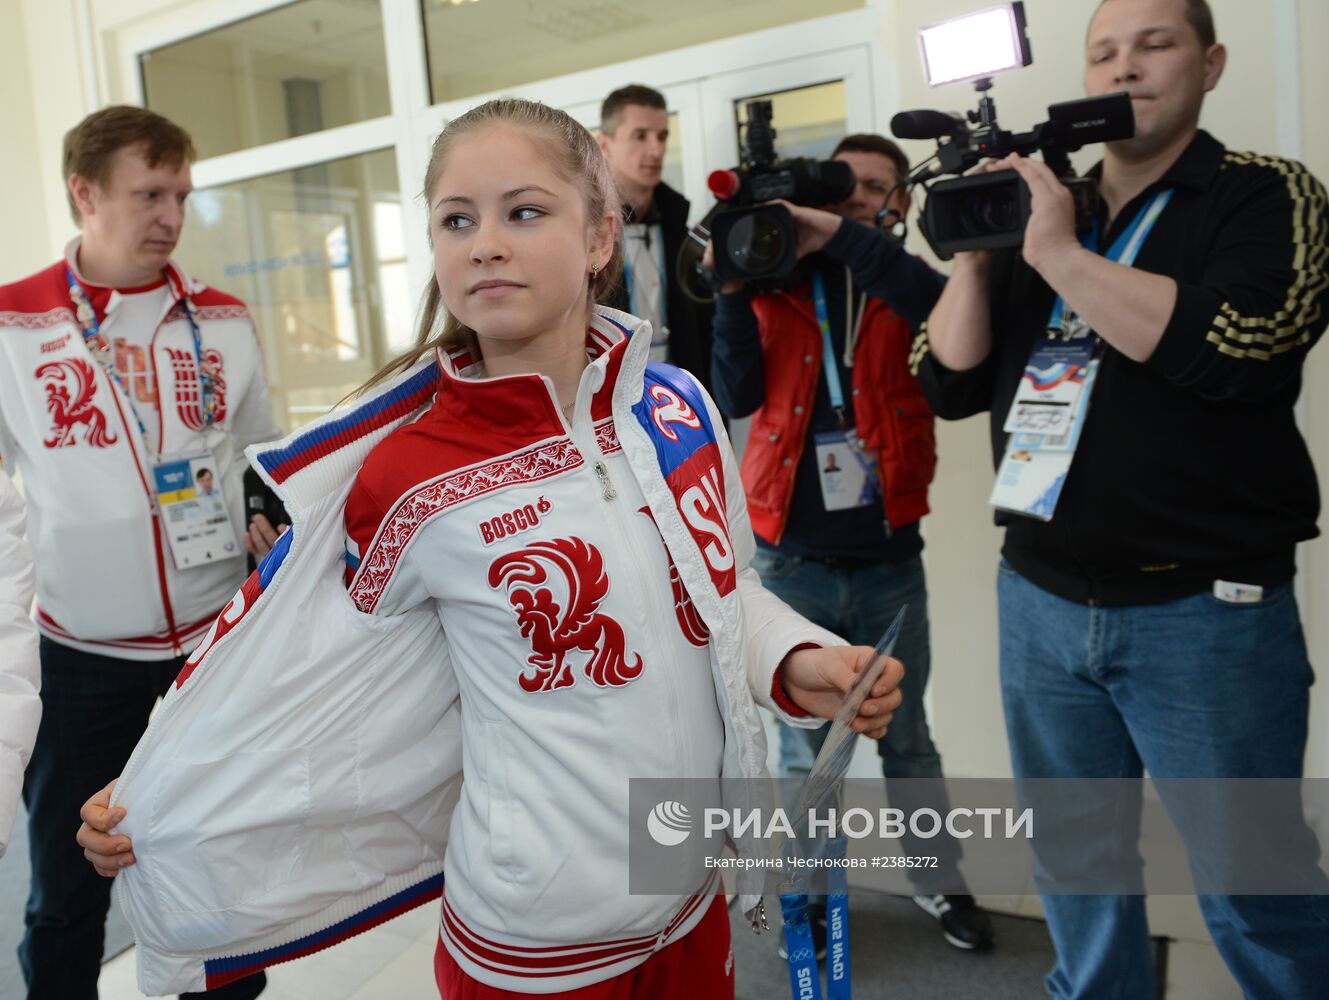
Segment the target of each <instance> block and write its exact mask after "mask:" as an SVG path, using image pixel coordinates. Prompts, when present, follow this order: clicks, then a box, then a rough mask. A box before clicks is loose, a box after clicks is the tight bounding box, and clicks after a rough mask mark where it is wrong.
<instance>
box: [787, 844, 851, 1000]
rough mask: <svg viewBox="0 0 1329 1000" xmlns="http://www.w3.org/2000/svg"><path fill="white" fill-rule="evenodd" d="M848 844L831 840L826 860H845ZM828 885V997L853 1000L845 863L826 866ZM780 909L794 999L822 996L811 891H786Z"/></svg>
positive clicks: (807, 999) (834, 999) (809, 999)
mask: <svg viewBox="0 0 1329 1000" xmlns="http://www.w3.org/2000/svg"><path fill="white" fill-rule="evenodd" d="M846 845H847V841H846V840H845V838H844V837H836V838H834V839H833V840H830V841H828V842H827V848H828V849H827V852H826V855H825V857H826V860H828V861H831V862H835V861H840V860H843V859H844V856H845V849H846ZM795 887H796V884H795ZM826 887H827V890H828V891H827V895H826V998H827V1000H850V997H852V995H853V986H852V976H851V972H850V968H849V881H848V872H847V870H846V869H845V867H844V866H843V865H838V864H832V865H831V866H830V867H828V868H827V869H826ZM780 912H781V913H782V914H783V916H784V942H785V953H786V954H787V955H788V956H789V990H790V994H791V995H792V996H793V998H794V1000H821V974H820V972H819V970H818V965H817V946H816V944H815V943H814V942H813V940H812V922H811V920H809V918H808V897H807V893H803V892H790V893H782V894H781V895H780Z"/></svg>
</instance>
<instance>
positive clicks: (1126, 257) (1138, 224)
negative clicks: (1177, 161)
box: [1048, 188, 1172, 333]
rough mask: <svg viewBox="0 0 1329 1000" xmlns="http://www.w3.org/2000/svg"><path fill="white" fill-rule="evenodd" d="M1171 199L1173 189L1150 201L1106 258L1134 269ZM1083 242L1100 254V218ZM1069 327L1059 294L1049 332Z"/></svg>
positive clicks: (1061, 330) (1050, 320)
mask: <svg viewBox="0 0 1329 1000" xmlns="http://www.w3.org/2000/svg"><path fill="white" fill-rule="evenodd" d="M1171 200H1172V188H1168V189H1167V190H1166V191H1159V192H1158V193H1157V194H1155V195H1154V196H1153V198H1151V199H1150V200H1149V203H1148V204H1147V205H1145V206H1144V208H1142V209H1140V212H1139V214H1138V215H1136V216H1135V219H1134V220H1133V221H1132V222H1131V224H1130V225H1129V226H1127V227H1126V229H1125V231H1123V232H1122V234H1121V235H1120V236H1118V237H1117V240H1116V242H1115V243H1113V244H1112V246H1111V247H1110V248H1109V249H1108V252H1107V253H1106V254H1104V255H1103V256H1104V257H1106V258H1107V259H1108V260H1110V261H1112V262H1113V263H1116V264H1120V265H1121V266H1122V267H1133V266H1134V265H1135V258H1136V257H1138V256H1139V255H1140V247H1142V246H1144V241H1145V240H1146V239H1147V238H1148V237H1149V233H1150V232H1151V231H1152V230H1153V228H1154V223H1156V222H1157V221H1158V217H1159V216H1160V215H1162V214H1163V209H1165V208H1167V203H1168V202H1169V201H1171ZM1083 242H1084V246H1085V249H1087V250H1090V251H1092V252H1093V253H1098V219H1094V226H1093V229H1091V230H1090V232H1089V235H1088V236H1086V237H1085V238H1084V240H1083ZM1069 325H1070V321H1069V319H1068V318H1067V316H1066V300H1065V299H1063V298H1062V297H1061V296H1060V295H1058V296H1057V301H1056V304H1055V305H1053V307H1052V315H1051V317H1050V318H1049V319H1048V329H1049V330H1051V331H1054V333H1055V332H1064V331H1065V330H1067V329H1068V328H1069Z"/></svg>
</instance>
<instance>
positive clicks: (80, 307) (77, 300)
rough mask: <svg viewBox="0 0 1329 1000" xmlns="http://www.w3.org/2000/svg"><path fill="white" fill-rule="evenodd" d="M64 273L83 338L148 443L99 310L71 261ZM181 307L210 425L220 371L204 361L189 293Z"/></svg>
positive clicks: (201, 405) (205, 418)
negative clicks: (215, 370) (104, 334)
mask: <svg viewBox="0 0 1329 1000" xmlns="http://www.w3.org/2000/svg"><path fill="white" fill-rule="evenodd" d="M65 277H66V278H67V279H68V281H69V298H70V299H71V300H72V301H73V303H74V310H75V313H76V314H77V317H78V324H79V326H80V327H81V328H82V330H83V342H84V343H85V344H87V345H88V350H89V351H90V352H91V353H92V356H93V357H94V358H95V359H96V360H97V362H98V364H100V365H101V366H102V368H103V369H105V371H106V374H107V376H108V377H109V378H111V379H112V380H113V381H114V382H115V384H116V385H118V386H119V387H120V391H121V392H122V393H124V396H125V399H126V400H128V402H129V409H130V412H131V413H133V414H134V420H135V422H137V423H138V429H139V433H141V434H142V435H143V440H144V442H145V443H146V442H147V439H148V429H147V427H145V426H144V424H143V418H141V417H140V416H139V415H138V410H137V409H135V407H134V397H133V396H132V395H130V392H129V387H128V386H127V385H125V383H124V380H123V379H122V378H121V377H120V372H119V371H118V370H117V369H116V367H115V362H114V360H113V359H112V358H111V345H110V344H108V343H107V342H106V338H105V337H103V336H102V325H101V323H100V322H99V321H98V319H97V311H96V310H95V309H93V307H92V300H91V298H89V296H88V291H87V289H86V288H84V287H83V285H82V283H81V282H80V281H79V280H78V278H76V277H74V269H73V268H71V267H70V266H69V265H68V264H66V265H65ZM180 307H181V308H182V309H183V310H184V313H185V319H186V320H187V321H188V322H189V330H190V333H192V334H193V337H194V361H195V363H196V365H197V368H196V371H197V372H198V381H199V411H200V412H201V413H202V414H203V426H204V427H211V426H212V424H213V423H214V421H215V420H216V412H215V411H216V409H217V406H216V404H217V396H216V393H215V392H214V391H213V387H214V385H215V383H216V380H217V375H216V372H214V371H213V370H212V366H211V365H209V364H206V363H205V362H204V359H203V334H202V332H201V331H200V330H199V328H198V323H197V322H196V321H195V320H194V311H193V309H191V308H190V306H189V299H188V298H187V297H185V298H182V299H181V300H180ZM158 391H160V387H158Z"/></svg>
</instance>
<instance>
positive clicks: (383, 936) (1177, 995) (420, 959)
mask: <svg viewBox="0 0 1329 1000" xmlns="http://www.w3.org/2000/svg"><path fill="white" fill-rule="evenodd" d="M437 927H438V925H437V921H436V912H435V909H434V907H433V906H432V905H429V906H422V907H420V908H419V909H416V910H414V911H412V912H411V913H408V914H405V915H404V916H401V917H398V918H397V919H396V920H393V921H390V922H389V923H386V924H384V925H383V926H381V927H378V928H376V929H374V930H372V931H370V932H369V933H367V934H362V935H360V936H359V937H357V938H352V939H351V940H349V941H346V942H344V943H342V944H340V945H338V946H337V947H335V948H333V949H331V950H330V951H325V952H322V953H320V954H318V955H314V956H312V957H310V958H305V959H301V960H300V961H297V962H292V963H289V964H287V965H279V966H277V967H276V968H274V969H270V970H269V971H268V977H269V986H268V989H267V990H266V991H265V992H264V994H263V996H264V1000H416V998H419V1000H435V998H436V997H437V991H436V989H435V987H434V976H433V968H434V962H433V958H434V942H435V941H436V940H437V939H438V929H437ZM1170 956H1171V961H1170V966H1169V976H1168V979H1169V983H1168V993H1167V997H1168V1000H1240V997H1241V991H1240V990H1239V989H1238V988H1237V986H1236V984H1235V983H1234V982H1233V981H1232V977H1231V976H1229V975H1228V973H1227V969H1226V968H1225V967H1224V966H1223V962H1222V960H1221V959H1219V957H1218V953H1217V952H1216V951H1215V950H1214V947H1213V945H1211V944H1208V943H1199V942H1193V941H1179V942H1174V943H1173V945H1172V948H1171V952H1170ZM741 985H742V984H740V987H741ZM100 993H101V996H102V998H103V1000H139V998H140V997H142V996H143V994H141V993H139V991H138V989H137V987H136V986H135V969H134V951H133V949H132V948H131V949H130V950H129V951H127V952H125V953H124V954H122V955H120V956H119V957H117V958H116V959H114V960H113V961H111V962H109V963H108V964H107V965H106V967H105V968H104V969H103V970H102V978H101V983H100ZM774 1000H778V998H774Z"/></svg>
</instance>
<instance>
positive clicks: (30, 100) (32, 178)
mask: <svg viewBox="0 0 1329 1000" xmlns="http://www.w3.org/2000/svg"><path fill="white" fill-rule="evenodd" d="M0 35H3V37H5V38H9V39H11V43H10V45H9V47H8V52H7V54H6V56H5V58H4V59H0V93H3V94H5V95H6V99H5V100H4V101H2V102H0V134H3V135H4V137H5V145H6V146H7V147H8V149H9V152H8V154H6V155H5V157H4V160H3V164H2V165H0V219H4V221H5V229H6V232H7V234H8V235H7V238H6V239H4V240H0V284H2V283H5V282H9V281H15V280H17V279H18V278H21V277H23V276H24V275H27V274H31V273H32V272H33V271H36V270H37V269H38V268H40V267H41V266H42V265H43V264H46V263H49V260H48V258H49V257H50V256H51V255H50V253H49V250H50V247H49V245H48V236H47V234H48V232H49V230H48V227H47V212H48V211H49V210H50V207H51V206H50V204H49V203H48V201H47V199H48V197H49V194H50V192H51V190H52V188H57V185H58V182H59V178H60V172H59V166H58V164H59V151H58V149H57V152H56V171H55V173H52V174H48V173H46V172H45V169H46V167H48V166H49V162H48V160H47V159H45V158H43V157H41V156H40V155H39V150H40V149H41V146H42V142H43V136H42V134H41V133H39V132H38V128H37V117H38V116H37V107H38V101H37V93H38V91H37V90H36V89H35V88H34V80H33V74H32V68H31V66H30V65H29V61H28V52H29V47H28V44H27V34H26V20H25V18H24V16H23V3H22V0H0ZM56 193H59V191H58V188H57V191H56ZM67 217H68V216H66V218H67Z"/></svg>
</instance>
